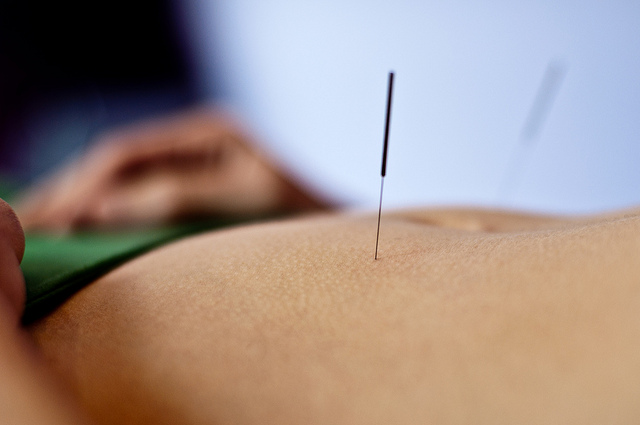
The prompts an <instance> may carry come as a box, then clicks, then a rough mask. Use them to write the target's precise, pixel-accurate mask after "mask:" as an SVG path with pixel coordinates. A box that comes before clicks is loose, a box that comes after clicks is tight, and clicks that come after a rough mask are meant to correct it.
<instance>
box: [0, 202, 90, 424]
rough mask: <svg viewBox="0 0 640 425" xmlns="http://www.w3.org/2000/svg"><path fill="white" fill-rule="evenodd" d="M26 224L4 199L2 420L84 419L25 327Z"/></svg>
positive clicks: (0, 237) (0, 231)
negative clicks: (22, 322) (23, 265)
mask: <svg viewBox="0 0 640 425" xmlns="http://www.w3.org/2000/svg"><path fill="white" fill-rule="evenodd" d="M23 253H24V234H23V232H22V227H21V226H20V223H19V221H18V219H17V217H16V215H15V214H14V212H13V210H12V209H11V208H10V207H9V205H8V204H7V203H6V202H5V201H3V200H2V199H0V383H1V384H0V422H2V423H6V424H17V425H22V424H49V425H53V424H80V423H87V422H85V420H86V418H83V417H82V415H81V408H79V406H78V405H77V404H76V403H75V402H74V401H73V400H72V398H70V397H66V396H65V389H64V387H62V386H60V382H59V381H57V380H56V379H55V378H54V377H53V376H52V375H51V373H50V371H49V370H48V365H47V364H46V362H44V361H43V359H42V358H41V357H40V356H39V353H38V351H37V350H36V349H35V347H34V346H33V344H32V341H31V340H30V338H28V336H27V334H26V332H25V331H24V330H23V329H21V328H20V327H19V323H20V316H21V314H22V311H23V309H24V299H25V290H24V279H23V277H22V272H21V271H20V267H19V265H20V261H21V260H22V254H23Z"/></svg>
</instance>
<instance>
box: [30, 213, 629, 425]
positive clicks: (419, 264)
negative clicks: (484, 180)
mask: <svg viewBox="0 0 640 425" xmlns="http://www.w3.org/2000/svg"><path fill="white" fill-rule="evenodd" d="M375 226H376V217H374V216H373V215H363V214H355V213H353V214H349V213H342V214H337V213H336V214H322V215H315V216H310V217H304V218H298V219H290V220H285V221H279V222H269V223H262V224H255V225H249V226H242V227H237V228H231V229H226V230H222V231H216V232H213V233H208V234H202V235H199V236H195V237H191V238H188V239H185V240H182V241H178V242H175V243H172V244H170V245H167V246H164V247H162V248H160V249H157V250H155V251H153V252H151V253H148V254H146V255H143V256H141V257H138V258H136V259H134V260H132V261H130V262H128V263H127V264H125V265H123V266H121V267H119V268H117V269H116V270H114V271H112V272H111V273H109V274H107V275H105V276H104V277H102V278H100V279H98V280H97V281H96V282H94V283H93V284H91V285H89V286H87V287H86V288H84V289H83V290H81V291H80V292H78V293H77V294H76V295H75V296H74V297H72V298H71V299H70V300H69V301H67V302H66V303H65V304H63V305H62V306H61V307H60V308H59V309H57V310H56V311H55V312H54V313H52V314H51V315H49V316H48V317H46V318H44V319H43V320H41V321H39V322H37V323H35V324H33V325H32V326H31V327H30V328H29V332H30V334H31V336H32V338H33V340H34V341H35V343H36V344H37V346H38V347H39V348H40V350H41V351H42V352H43V353H44V355H45V357H46V359H47V361H48V362H49V363H50V365H51V367H52V368H53V369H54V370H56V371H57V373H58V374H59V375H60V376H63V377H64V378H65V380H66V382H67V384H68V385H69V386H70V388H71V389H72V392H73V394H74V396H75V397H76V398H77V401H78V404H80V405H82V406H83V407H84V408H85V409H86V410H87V411H88V412H89V413H90V415H91V416H92V417H93V418H94V419H96V421H97V422H99V423H106V424H117V423H127V424H133V423H154V424H159V423H160V424H161V423H183V424H205V423H206V424H210V423H243V424H252V423H259V424H267V423H278V424H287V423H309V424H313V423H318V424H326V423H333V424H339V423H344V424H365V423H366V424H371V423H404V424H413V423H415V424H423V423H474V424H479V423H480V424H482V423H490V424H499V423H509V424H511V423H594V424H595V423H597V424H600V423H608V424H614V423H635V422H637V421H638V419H639V418H640V405H639V404H638V403H637V400H638V396H639V395H640V356H639V355H638V353H639V352H640V261H638V256H639V255H640V212H639V211H627V212H622V213H618V214H610V215H606V216H601V217H591V218H576V219H560V218H551V217H536V216H527V215H520V214H509V213H500V212H489V211H472V210H467V211H465V210H448V211H447V210H432V211H429V210H425V211H418V210H416V211H408V212H396V213H388V214H385V215H383V219H382V228H381V233H380V249H379V258H378V260H374V259H373V253H374V243H375Z"/></svg>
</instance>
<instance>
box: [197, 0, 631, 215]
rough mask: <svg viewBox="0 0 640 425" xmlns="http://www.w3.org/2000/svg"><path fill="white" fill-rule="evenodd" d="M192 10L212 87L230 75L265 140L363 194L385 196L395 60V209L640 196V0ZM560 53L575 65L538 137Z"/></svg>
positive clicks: (343, 192)
mask: <svg viewBox="0 0 640 425" xmlns="http://www.w3.org/2000/svg"><path fill="white" fill-rule="evenodd" d="M189 12H190V14H188V16H189V19H188V20H189V24H190V26H189V28H190V29H191V34H190V36H191V37H192V40H193V42H194V43H195V46H196V50H197V51H198V52H199V58H200V59H199V69H200V79H201V83H202V85H203V87H204V88H205V89H211V90H213V87H214V84H219V83H220V80H215V81H214V78H213V76H216V77H218V78H219V77H220V76H221V77H222V82H223V85H224V87H225V93H226V102H227V103H229V104H230V105H232V106H233V107H234V108H235V109H236V110H237V111H238V112H239V113H241V114H242V115H243V116H244V117H245V119H246V120H247V121H248V123H249V124H250V125H251V127H252V129H253V131H254V132H255V133H256V134H257V135H258V136H259V140H260V141H262V142H263V143H264V146H266V147H267V148H268V149H269V150H270V151H272V152H273V153H274V155H276V156H277V157H278V158H279V159H281V160H282V161H284V163H285V164H286V165H287V166H288V167H290V168H291V169H292V170H293V171H294V172H295V173H297V174H298V176H300V177H302V178H304V179H306V181H307V182H310V183H312V184H313V185H314V186H315V187H316V188H320V189H322V190H323V191H324V192H326V193H331V194H334V195H336V196H338V197H340V198H341V199H346V200H348V201H349V203H350V205H352V206H355V207H363V208H373V207H375V206H376V205H377V201H378V191H379V185H380V179H379V173H380V160H381V152H382V139H383V130H384V114H385V102H386V89H387V73H388V71H389V70H394V71H395V72H396V87H395V93H394V104H393V112H392V124H391V135H390V142H389V143H390V146H389V162H388V166H387V178H386V179H385V198H384V205H385V208H393V207H400V206H413V205H441V204H457V205H460V204H464V205H481V206H504V207H513V208H525V209H534V210H541V211H549V212H593V211H600V210H605V209H611V208H620V207H626V206H631V205H639V204H640V190H639V189H640V2H635V1H617V0H615V1H608V2H604V1H601V2H595V1H584V0H581V1H577V0H569V1H558V0H538V1H535V2H528V3H525V2H513V1H491V2H474V1H461V0H454V1H431V2H429V1H423V2H420V1H409V0H396V1H348V0H343V1H336V0H329V1H322V2H320V1H315V2H305V1H287V0H271V1H269V0H267V1H258V0H218V1H207V0H190V3H189ZM549 66H553V67H556V68H555V69H560V70H562V71H563V72H564V74H563V75H564V77H563V78H562V79H561V82H560V84H559V90H558V92H557V96H556V97H555V102H554V103H553V104H552V105H551V107H550V109H549V110H548V115H547V116H546V119H545V120H543V121H542V125H541V127H540V128H539V132H538V136H537V137H535V138H534V139H532V140H530V141H529V142H530V143H529V145H525V144H524V142H525V141H524V140H523V139H522V137H521V134H522V130H523V126H524V125H525V121H526V120H527V116H528V114H529V112H530V110H531V107H532V104H533V102H534V99H535V97H536V93H537V92H538V90H539V88H540V86H541V83H542V80H543V76H544V75H545V72H546V71H547V69H548V68H549ZM526 146H529V147H528V148H527V147H526ZM509 167H513V168H514V169H515V170H516V171H515V172H512V176H513V178H512V179H510V185H511V190H509V191H505V190H503V189H501V187H503V186H504V184H505V180H506V175H507V174H508V173H510V172H509V171H508V170H509Z"/></svg>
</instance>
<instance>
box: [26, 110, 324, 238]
mask: <svg viewBox="0 0 640 425" xmlns="http://www.w3.org/2000/svg"><path fill="white" fill-rule="evenodd" d="M94 146H95V147H94V148H92V149H91V150H90V151H89V152H88V153H87V154H86V155H85V156H84V157H82V158H80V159H79V160H78V161H76V162H74V163H72V164H70V165H68V166H67V167H66V168H64V169H63V170H61V172H59V173H58V174H57V175H55V176H54V177H52V178H51V179H49V180H48V181H45V182H44V183H43V184H41V185H39V186H37V187H36V188H34V189H32V190H30V191H29V192H28V193H26V194H25V196H24V197H23V200H22V202H21V203H20V204H19V205H18V208H17V211H18V215H19V216H20V219H21V221H22V223H23V226H24V227H25V229H34V228H35V229H45V230H56V231H64V230H69V229H73V228H77V227H82V226H113V225H133V224H147V223H161V222H167V221H172V220H176V219H180V218H185V217H190V216H212V215H213V216H251V215H261V214H269V213H275V212H286V211H299V210H311V209H320V208H323V207H325V206H324V205H323V204H322V203H321V202H320V201H318V200H316V199H314V198H313V197H311V196H310V195H308V194H306V193H305V192H304V191H303V190H302V189H300V188H299V187H298V186H297V185H295V184H294V183H292V182H291V181H289V180H288V179H287V178H286V177H285V176H284V175H283V173H282V172H281V171H279V170H278V169H277V168H276V167H275V166H274V165H273V164H271V163H270V162H269V161H268V160H267V159H266V158H265V156H264V155H262V154H261V153H260V152H258V151H257V150H256V149H255V147H253V146H252V144H251V143H250V142H249V141H248V138H247V136H245V135H244V134H243V132H242V131H241V129H240V127H239V125H238V124H236V123H235V122H233V120H232V119H231V118H230V117H228V116H226V115H224V114H221V113H220V112H215V111H212V110H205V109H200V110H196V111H191V112H189V113H186V114H182V115H178V116H171V117H166V118H164V119H160V120H153V121H148V122H144V123H141V124H137V125H134V126H132V127H128V128H124V129H121V130H116V131H112V132H110V133H107V134H106V135H104V136H103V137H101V138H100V140H98V141H97V143H96V144H95V145H94Z"/></svg>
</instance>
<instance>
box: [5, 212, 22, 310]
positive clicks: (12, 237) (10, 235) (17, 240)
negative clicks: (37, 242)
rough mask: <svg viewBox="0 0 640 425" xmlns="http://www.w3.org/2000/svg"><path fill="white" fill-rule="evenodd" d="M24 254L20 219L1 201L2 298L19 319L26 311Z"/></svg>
mask: <svg viewBox="0 0 640 425" xmlns="http://www.w3.org/2000/svg"><path fill="white" fill-rule="evenodd" d="M23 254H24V233H23V231H22V227H21V226H20V222H19V221H18V217H16V215H15V213H14V212H13V210H12V209H11V207H10V206H9V204H7V203H6V202H5V201H3V200H2V199H0V296H3V297H4V298H6V299H7V300H8V301H9V303H10V305H12V306H13V308H14V309H15V311H16V313H17V314H16V317H19V316H20V314H21V313H22V310H23V309H24V302H25V297H26V295H25V287H24V280H23V277H22V273H21V272H20V268H19V265H20V261H22V256H23Z"/></svg>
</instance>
